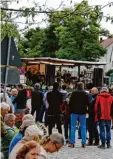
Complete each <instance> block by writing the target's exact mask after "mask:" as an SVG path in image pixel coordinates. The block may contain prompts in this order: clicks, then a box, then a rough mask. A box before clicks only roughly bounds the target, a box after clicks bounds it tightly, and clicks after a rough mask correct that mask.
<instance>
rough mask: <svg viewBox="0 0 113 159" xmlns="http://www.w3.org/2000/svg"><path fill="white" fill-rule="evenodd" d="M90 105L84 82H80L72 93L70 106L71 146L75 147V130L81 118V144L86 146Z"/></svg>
mask: <svg viewBox="0 0 113 159" xmlns="http://www.w3.org/2000/svg"><path fill="white" fill-rule="evenodd" d="M88 105H89V99H88V94H87V93H86V92H85V90H84V83H83V82H79V83H78V84H77V89H76V90H75V91H74V92H73V93H72V95H71V98H70V102H69V107H70V113H71V114H70V120H71V125H70V127H71V130H70V143H69V145H68V146H69V147H74V144H75V142H76V137H75V131H76V122H77V120H79V122H80V129H81V138H82V141H81V144H82V147H83V148H84V147H85V146H86V113H87V107H88Z"/></svg>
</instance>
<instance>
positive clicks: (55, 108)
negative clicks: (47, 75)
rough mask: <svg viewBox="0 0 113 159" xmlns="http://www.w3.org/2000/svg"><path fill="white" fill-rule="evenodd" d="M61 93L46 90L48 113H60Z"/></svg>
mask: <svg viewBox="0 0 113 159" xmlns="http://www.w3.org/2000/svg"><path fill="white" fill-rule="evenodd" d="M62 100H63V97H62V94H61V93H60V92H59V91H58V90H56V91H54V90H53V91H51V92H48V94H47V101H48V104H49V108H48V114H60V105H61V104H62Z"/></svg>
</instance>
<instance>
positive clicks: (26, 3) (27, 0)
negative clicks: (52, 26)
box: [9, 0, 113, 34]
mask: <svg viewBox="0 0 113 159" xmlns="http://www.w3.org/2000/svg"><path fill="white" fill-rule="evenodd" d="M62 1H63V2H64V3H63V5H62V7H60V9H62V8H63V7H70V6H73V4H74V3H80V2H81V1H82V0H72V3H71V4H70V0H35V2H38V4H39V5H40V6H42V5H44V4H45V6H43V9H45V8H54V9H57V8H59V5H60V4H61V2H62ZM88 2H89V5H102V6H104V5H106V4H108V3H109V2H113V0H88ZM32 6H33V0H20V1H19V3H18V4H17V3H16V2H13V3H11V4H9V8H14V9H19V8H20V7H32ZM102 11H103V12H104V15H105V16H106V15H110V16H113V5H112V6H111V7H109V6H107V7H105V8H103V9H102ZM45 16H46V15H45V14H39V15H38V16H36V17H35V23H37V24H35V25H33V26H32V27H33V28H35V27H37V26H40V27H46V26H47V23H45V22H42V21H43V20H42V19H43V18H45ZM15 21H16V22H22V23H24V22H25V19H24V18H18V19H16V20H15ZM18 25H19V28H20V29H23V28H24V26H25V25H24V24H20V23H18ZM101 26H102V28H105V29H108V30H109V31H110V33H112V34H113V23H112V24H111V22H110V21H109V22H106V21H105V20H102V22H101Z"/></svg>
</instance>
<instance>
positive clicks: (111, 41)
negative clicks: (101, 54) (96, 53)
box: [101, 38, 113, 48]
mask: <svg viewBox="0 0 113 159" xmlns="http://www.w3.org/2000/svg"><path fill="white" fill-rule="evenodd" d="M111 44H113V38H107V39H105V40H104V41H102V43H101V45H102V46H103V47H104V48H106V47H108V46H109V45H111Z"/></svg>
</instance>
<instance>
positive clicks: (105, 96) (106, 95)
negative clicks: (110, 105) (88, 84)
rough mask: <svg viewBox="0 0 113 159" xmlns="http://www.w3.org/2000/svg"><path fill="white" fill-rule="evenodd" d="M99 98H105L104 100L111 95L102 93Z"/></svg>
mask: <svg viewBox="0 0 113 159" xmlns="http://www.w3.org/2000/svg"><path fill="white" fill-rule="evenodd" d="M99 96H101V97H104V98H108V97H110V96H111V95H110V94H109V93H106V92H103V93H100V94H99Z"/></svg>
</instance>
